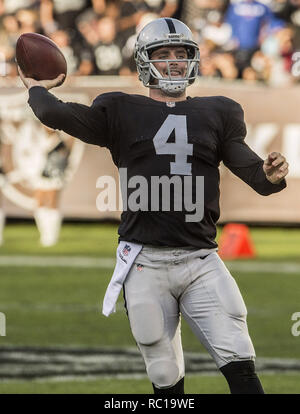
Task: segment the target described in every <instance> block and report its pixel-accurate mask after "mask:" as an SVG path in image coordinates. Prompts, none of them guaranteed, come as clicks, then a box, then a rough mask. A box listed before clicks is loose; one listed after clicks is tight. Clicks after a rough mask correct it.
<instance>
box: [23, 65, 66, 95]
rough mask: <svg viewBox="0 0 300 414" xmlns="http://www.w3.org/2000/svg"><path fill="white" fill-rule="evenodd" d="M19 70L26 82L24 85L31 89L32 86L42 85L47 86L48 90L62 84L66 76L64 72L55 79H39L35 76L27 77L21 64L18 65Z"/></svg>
mask: <svg viewBox="0 0 300 414" xmlns="http://www.w3.org/2000/svg"><path fill="white" fill-rule="evenodd" d="M18 72H19V75H20V78H21V80H22V82H23V83H24V86H25V87H26V88H27V89H30V88H31V87H32V86H42V87H43V88H46V89H47V90H49V89H52V88H55V87H56V86H60V85H61V84H62V83H63V82H64V80H65V77H66V75H65V74H64V73H61V74H60V75H58V77H57V78H55V79H51V80H50V79H49V80H40V81H37V80H35V79H33V78H26V77H25V75H24V73H23V72H22V70H21V68H20V66H18Z"/></svg>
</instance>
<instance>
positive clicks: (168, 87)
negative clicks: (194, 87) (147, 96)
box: [158, 79, 188, 95]
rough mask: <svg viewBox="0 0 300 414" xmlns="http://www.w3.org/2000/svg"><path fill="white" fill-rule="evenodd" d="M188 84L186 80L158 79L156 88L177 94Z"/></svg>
mask: <svg viewBox="0 0 300 414" xmlns="http://www.w3.org/2000/svg"><path fill="white" fill-rule="evenodd" d="M187 86H188V81H187V80H186V81H170V80H164V79H160V80H159V81H158V88H159V89H161V90H162V91H163V92H166V93H168V94H170V95H171V94H178V93H180V92H184V91H185V89H186V88H187Z"/></svg>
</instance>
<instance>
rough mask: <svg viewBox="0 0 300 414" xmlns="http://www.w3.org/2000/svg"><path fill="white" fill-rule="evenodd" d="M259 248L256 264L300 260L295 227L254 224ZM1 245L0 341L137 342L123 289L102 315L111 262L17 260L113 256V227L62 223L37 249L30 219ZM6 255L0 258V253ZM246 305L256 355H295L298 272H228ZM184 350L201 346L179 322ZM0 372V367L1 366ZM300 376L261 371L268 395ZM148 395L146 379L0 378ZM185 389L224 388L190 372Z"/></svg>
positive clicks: (9, 389) (29, 388) (20, 385)
mask: <svg viewBox="0 0 300 414" xmlns="http://www.w3.org/2000/svg"><path fill="white" fill-rule="evenodd" d="M251 235H252V238H253V240H254V243H255V246H256V249H257V258H256V259H255V260H254V261H253V262H254V263H259V262H266V261H267V262H271V263H274V269H275V268H276V266H278V265H280V264H282V263H293V264H295V263H296V264H299V263H300V255H299V246H300V230H299V229H262V228H254V229H251ZM4 239H5V243H4V245H3V246H1V248H0V272H1V277H0V312H3V313H5V315H6V322H7V326H6V336H5V337H0V346H1V345H5V346H16V345H17V346H43V347H45V346H47V347H49V346H56V345H62V346H68V347H69V346H82V347H90V348H92V347H95V348H97V347H115V348H116V347H135V342H134V340H133V338H132V336H131V332H130V329H129V325H128V321H127V317H126V314H125V312H124V310H123V299H122V297H121V295H120V298H119V303H118V311H117V312H116V313H115V314H113V315H112V316H110V317H109V318H106V317H104V316H102V315H101V305H102V299H103V295H104V292H105V289H106V286H107V284H108V281H109V280H110V277H111V274H112V268H111V269H109V268H107V266H106V267H104V268H93V267H89V268H84V267H76V266H75V265H74V266H72V264H70V265H69V266H67V267H61V266H55V264H53V265H51V266H47V267H45V266H42V265H32V266H18V265H17V258H18V257H20V256H22V257H25V258H26V257H27V258H29V260H30V256H35V257H40V258H41V260H43V258H44V260H45V258H46V257H53V258H57V260H59V258H61V257H66V256H68V257H70V263H72V258H74V257H85V258H90V259H93V258H112V259H113V258H114V256H115V249H116V246H117V225H114V224H100V223H98V224H97V223H88V224H80V223H78V224H70V223H67V224H64V226H63V228H62V232H61V238H60V241H59V243H58V244H57V245H56V246H55V247H51V248H42V247H40V246H39V244H38V232H37V229H36V228H35V226H34V225H33V224H31V223H26V224H9V225H8V226H7V227H6V229H5V234H4ZM7 257H10V258H11V262H10V263H9V264H7V263H6V264H1V258H7ZM232 274H233V276H234V277H235V279H236V281H237V283H238V285H239V287H240V290H241V292H242V294H243V297H244V299H245V302H246V305H247V308H248V325H249V331H250V334H251V337H252V340H253V342H254V345H255V349H256V353H257V356H258V357H276V358H293V359H294V358H296V359H299V360H300V347H299V344H300V342H299V341H300V337H295V336H293V335H292V334H291V326H292V323H293V322H292V321H291V315H292V314H293V313H294V312H300V305H299V296H300V283H299V276H300V274H299V273H297V272H296V271H294V272H288V271H287V272H281V273H279V272H274V273H272V272H270V271H263V272H262V271H245V270H243V271H233V272H232ZM183 345H184V349H185V350H186V351H193V352H201V353H203V352H205V350H204V349H203V348H202V347H201V345H199V343H198V342H197V340H196V338H195V337H194V336H193V334H192V333H191V331H190V329H189V327H188V326H187V325H186V324H185V323H184V322H183ZM0 370H1V367H0ZM299 380H300V374H299V375H297V373H295V374H292V373H289V374H280V375H279V374H276V375H269V374H268V375H267V374H263V375H262V382H263V384H264V387H265V389H266V392H268V393H299V391H300V390H299V388H300V386H299V385H298V384H299V383H300V381H299ZM133 389H134V392H135V393H149V392H152V391H151V387H150V386H149V382H148V380H147V379H146V378H145V379H141V380H134V379H126V380H125V379H124V380H121V379H97V380H89V381H79V380H78V381H57V382H55V381H23V382H22V381H14V382H3V381H2V382H0V393H103V394H106V393H131V392H133V391H132V390H133ZM186 391H187V392H188V393H212V394H213V393H216V394H217V393H227V392H228V388H227V385H226V383H225V381H224V379H223V377H222V376H191V377H187V380H186Z"/></svg>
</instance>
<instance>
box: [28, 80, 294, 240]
mask: <svg viewBox="0 0 300 414" xmlns="http://www.w3.org/2000/svg"><path fill="white" fill-rule="evenodd" d="M29 104H30V106H31V108H32V109H33V111H34V113H35V115H36V116H37V117H38V118H39V119H40V120H41V122H43V123H44V124H45V125H47V126H49V127H51V128H54V129H60V130H63V131H65V132H66V133H68V134H70V135H72V136H74V137H77V138H79V139H81V140H82V141H84V142H87V143H89V144H95V145H98V146H102V147H107V148H108V149H109V150H110V152H111V154H112V158H113V161H114V163H115V165H116V166H117V167H118V168H119V171H120V172H122V173H124V177H125V175H126V183H125V187H126V191H125V194H126V195H125V197H126V200H125V204H124V205H125V206H126V208H125V209H124V211H123V213H122V216H121V224H120V226H119V236H120V237H119V238H120V240H127V241H131V242H136V243H143V244H151V245H159V246H178V247H179V246H194V247H197V248H215V247H216V246H217V244H216V241H215V236H216V222H217V220H218V218H219V178H220V177H219V168H218V167H219V165H220V162H221V161H223V162H224V164H225V165H226V166H227V167H228V168H229V169H230V170H231V171H232V172H233V173H234V174H236V175H237V176H238V177H240V178H241V179H242V180H243V181H244V182H246V183H247V184H248V185H250V186H251V187H252V188H253V189H254V190H255V191H257V192H258V193H259V194H261V195H269V194H271V193H276V192H278V191H280V190H282V189H283V188H285V187H286V182H285V180H283V181H282V182H281V183H280V184H277V185H275V184H271V183H270V182H269V181H268V180H267V179H266V177H265V174H264V172H263V168H262V165H263V160H262V159H261V158H260V157H259V156H258V155H257V154H255V153H254V152H253V151H252V150H251V149H250V148H249V147H248V145H247V144H246V143H245V142H244V138H245V135H246V127H245V123H244V115H243V110H242V108H241V106H240V105H239V104H238V103H237V102H235V101H233V100H231V99H229V98H225V97H222V96H215V97H195V98H188V99H187V100H185V101H180V102H169V103H166V102H159V101H156V100H153V99H151V98H148V97H145V96H142V95H128V94H125V93H121V92H112V93H105V94H102V95H99V96H98V97H97V98H96V99H95V100H94V102H93V104H92V105H91V106H90V107H88V106H85V105H82V104H77V103H68V102H67V103H65V102H62V101H60V100H58V99H57V98H56V97H55V96H53V95H52V94H51V93H49V92H48V91H47V90H46V89H44V88H42V87H33V88H31V89H30V91H29ZM163 179H164V180H165V185H166V187H163V185H162V181H163ZM129 182H131V184H133V183H138V184H139V186H140V187H141V186H142V185H143V184H145V187H144V190H145V188H146V193H147V194H145V192H144V193H141V192H138V188H139V187H138V186H137V187H136V188H134V186H133V185H129ZM127 184H128V185H127ZM168 184H170V185H169V187H168ZM154 186H156V187H155V188H154V189H153V187H154ZM200 187H201V188H200ZM198 191H199V194H200V196H199V199H198V195H197V194H198V193H197V192H198ZM137 194H138V195H137ZM186 195H187V196H191V197H190V199H189V200H188V198H187V197H186ZM144 196H145V198H144V199H143V200H141V198H143V197H144ZM164 197H165V198H164ZM154 198H155V199H154ZM187 200H188V201H187ZM197 201H199V202H200V204H201V203H202V205H201V206H198V207H199V211H198V212H197V211H196V210H197V208H196V206H197ZM123 202H124V201H123ZM192 208H194V209H195V211H194V212H193V210H192ZM196 213H197V214H196ZM198 213H200V214H198Z"/></svg>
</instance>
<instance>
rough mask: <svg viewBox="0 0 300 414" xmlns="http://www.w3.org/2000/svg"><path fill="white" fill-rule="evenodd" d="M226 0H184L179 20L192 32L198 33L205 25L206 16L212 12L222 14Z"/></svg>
mask: <svg viewBox="0 0 300 414" xmlns="http://www.w3.org/2000/svg"><path fill="white" fill-rule="evenodd" d="M226 4H227V0H184V2H183V4H182V11H181V19H182V21H184V22H185V23H186V24H187V25H188V26H189V27H190V28H191V30H192V31H193V32H198V33H200V32H201V31H202V30H203V29H204V27H205V26H206V23H207V16H208V14H209V13H210V12H212V11H219V12H220V13H221V14H223V12H224V9H225V7H226Z"/></svg>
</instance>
